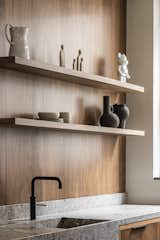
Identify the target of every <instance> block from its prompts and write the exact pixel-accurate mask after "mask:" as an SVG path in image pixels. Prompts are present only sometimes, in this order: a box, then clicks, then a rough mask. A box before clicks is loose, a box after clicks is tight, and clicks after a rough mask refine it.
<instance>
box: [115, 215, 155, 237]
mask: <svg viewBox="0 0 160 240" xmlns="http://www.w3.org/2000/svg"><path fill="white" fill-rule="evenodd" d="M119 229H120V234H119V238H120V240H137V239H138V240H159V239H160V232H159V229H160V218H153V219H149V220H145V221H140V222H135V223H130V224H126V225H122V226H120V227H119Z"/></svg>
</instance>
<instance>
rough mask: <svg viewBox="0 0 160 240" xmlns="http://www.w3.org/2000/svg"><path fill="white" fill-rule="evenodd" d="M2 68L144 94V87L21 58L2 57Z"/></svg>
mask: <svg viewBox="0 0 160 240" xmlns="http://www.w3.org/2000/svg"><path fill="white" fill-rule="evenodd" d="M0 68H6V69H14V70H17V71H20V72H25V73H32V74H38V75H41V76H46V77H51V78H54V79H57V80H63V81H65V82H72V83H77V84H81V85H87V86H91V87H96V88H103V89H109V90H113V91H116V92H125V93H129V92H131V93H143V92H144V87H141V86H138V85H135V84H131V83H122V82H120V81H119V80H114V79H111V78H107V77H102V76H98V75H93V74H89V73H85V72H79V71H75V70H71V69H67V68H63V67H59V66H55V65H51V64H46V63H42V62H38V61H34V60H26V59H23V58H19V57H0Z"/></svg>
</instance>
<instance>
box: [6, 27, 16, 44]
mask: <svg viewBox="0 0 160 240" xmlns="http://www.w3.org/2000/svg"><path fill="white" fill-rule="evenodd" d="M8 27H13V26H12V25H11V24H6V26H5V28H4V32H5V37H6V39H7V41H8V42H9V44H14V42H12V41H11V40H10V39H9V37H8Z"/></svg>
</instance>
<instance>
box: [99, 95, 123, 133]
mask: <svg viewBox="0 0 160 240" xmlns="http://www.w3.org/2000/svg"><path fill="white" fill-rule="evenodd" d="M100 124H101V126H103V127H113V128H117V127H118V125H119V117H118V116H117V115H116V114H115V113H113V112H112V111H111V107H110V105H109V96H104V97H103V114H102V116H101V118H100Z"/></svg>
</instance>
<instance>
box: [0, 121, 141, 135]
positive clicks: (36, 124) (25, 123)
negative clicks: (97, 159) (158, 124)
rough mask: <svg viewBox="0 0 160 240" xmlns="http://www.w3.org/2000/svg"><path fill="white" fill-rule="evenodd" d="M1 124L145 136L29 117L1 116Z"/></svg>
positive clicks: (106, 128)
mask: <svg viewBox="0 0 160 240" xmlns="http://www.w3.org/2000/svg"><path fill="white" fill-rule="evenodd" d="M0 125H1V126H10V127H34V128H44V129H45V128H48V129H52V130H56V131H67V132H80V133H96V134H110V135H122V136H144V135H145V132H144V131H140V130H131V129H120V128H109V127H100V126H91V125H81V124H71V123H56V122H51V121H44V120H35V119H27V118H1V119H0Z"/></svg>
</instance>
